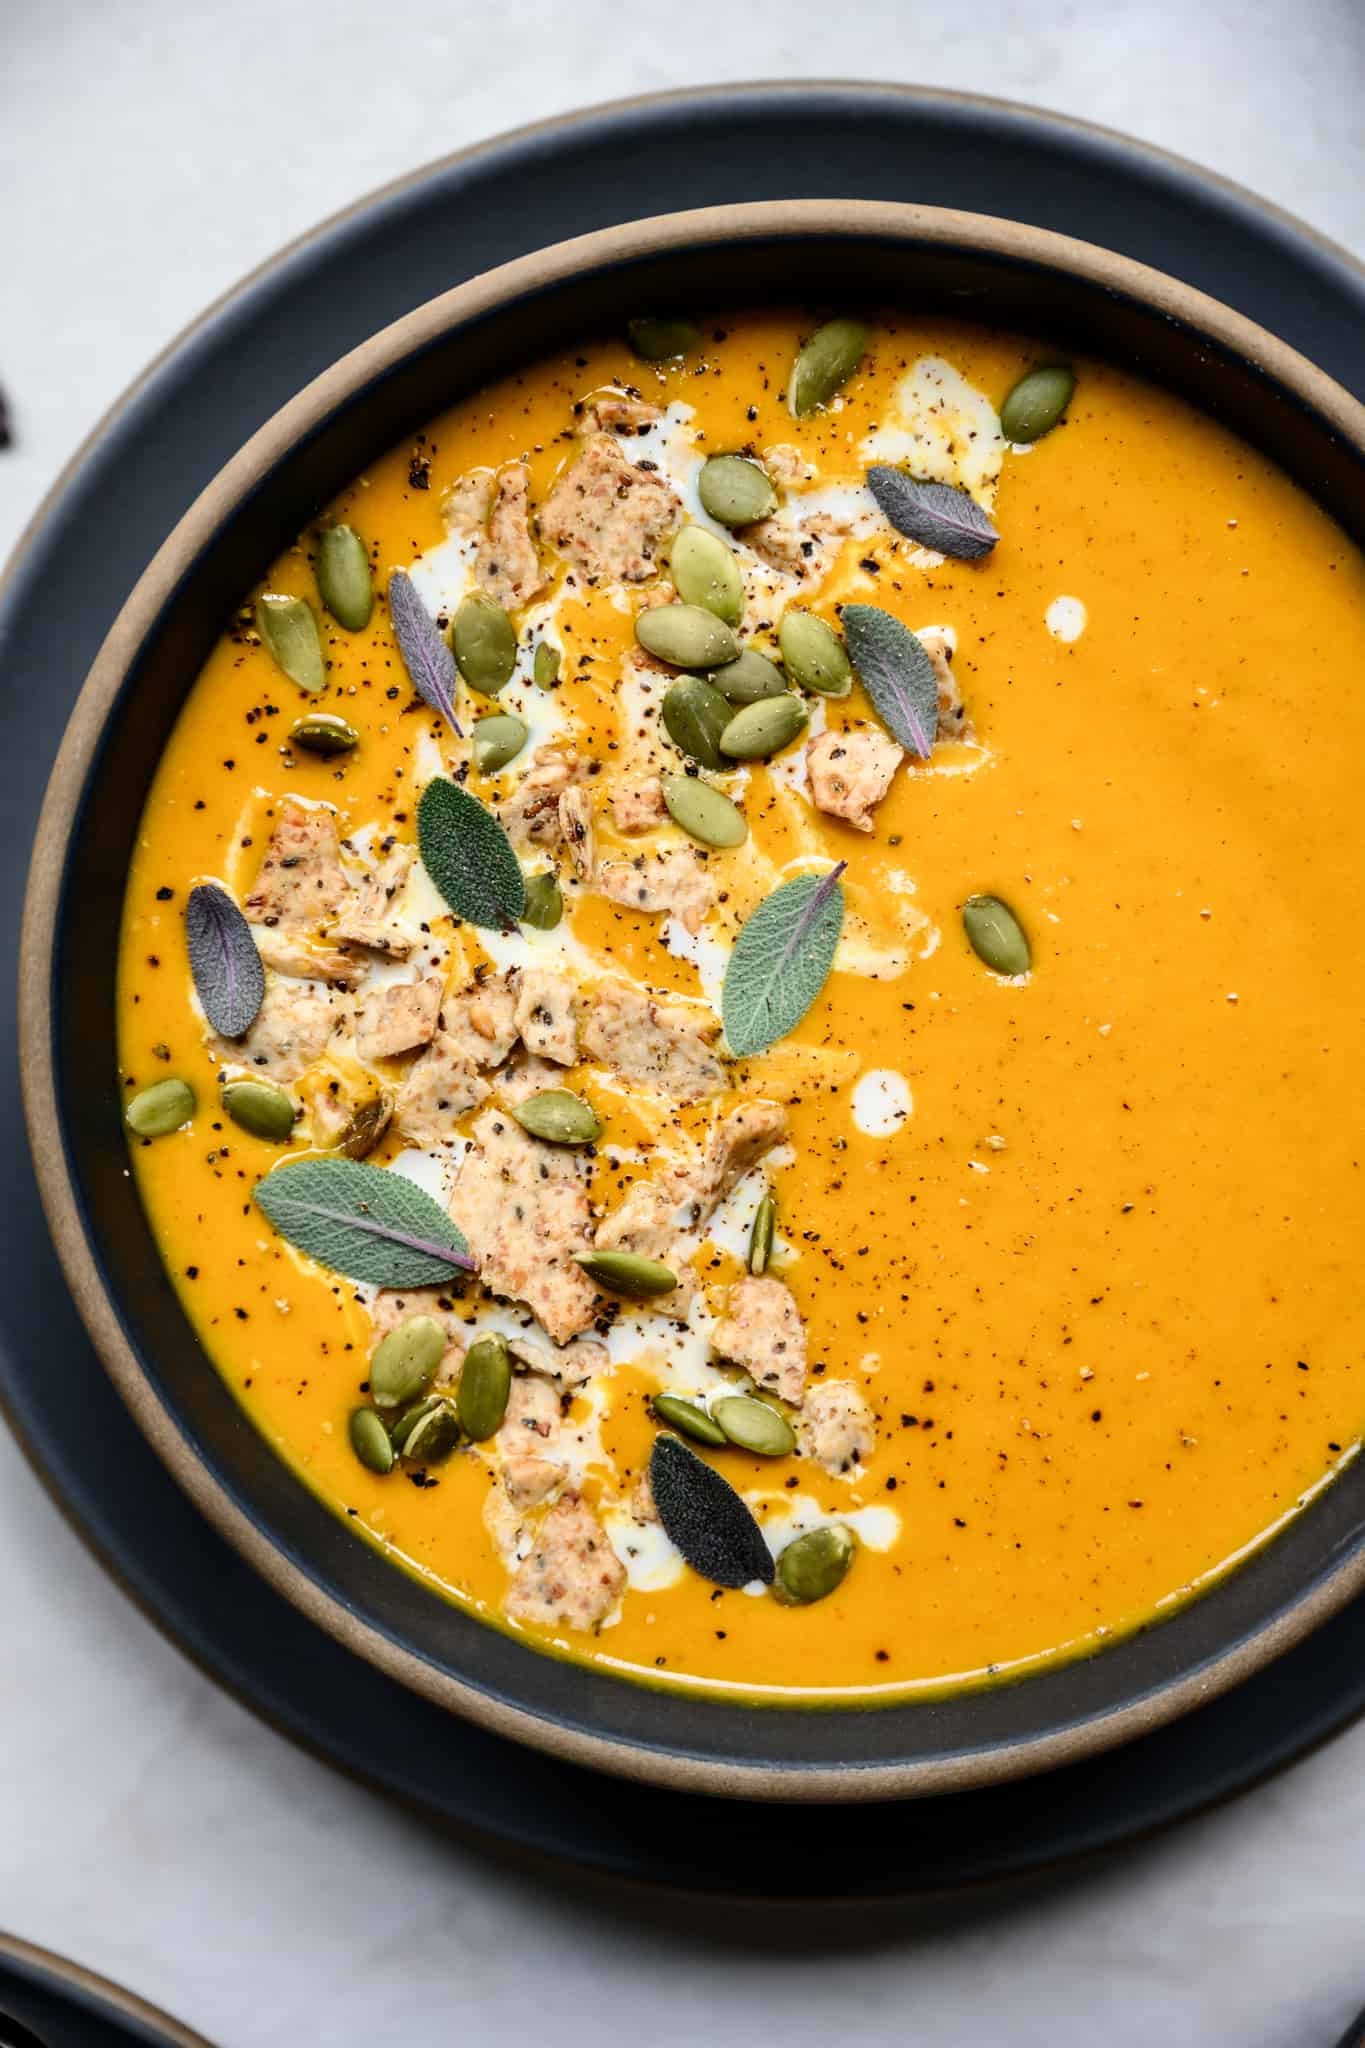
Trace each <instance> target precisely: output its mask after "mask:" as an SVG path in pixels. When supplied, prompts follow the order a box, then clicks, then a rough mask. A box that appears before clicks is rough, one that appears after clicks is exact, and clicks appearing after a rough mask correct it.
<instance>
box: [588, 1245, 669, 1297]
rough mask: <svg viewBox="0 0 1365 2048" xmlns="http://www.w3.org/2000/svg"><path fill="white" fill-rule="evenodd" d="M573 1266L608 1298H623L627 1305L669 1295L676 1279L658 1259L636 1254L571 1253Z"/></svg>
mask: <svg viewBox="0 0 1365 2048" xmlns="http://www.w3.org/2000/svg"><path fill="white" fill-rule="evenodd" d="M573 1256H574V1260H575V1262H576V1263H577V1264H578V1265H580V1266H581V1267H582V1268H583V1271H584V1272H585V1273H586V1274H587V1276H588V1278H589V1279H590V1280H595V1281H596V1282H597V1285H598V1286H599V1287H603V1288H605V1289H606V1291H607V1293H608V1294H623V1295H625V1296H626V1297H627V1299H628V1300H630V1301H648V1300H649V1299H650V1298H651V1297H652V1296H653V1295H656V1294H671V1293H672V1292H673V1289H674V1288H675V1287H676V1286H677V1284H678V1276H677V1274H676V1273H675V1272H674V1271H673V1270H672V1268H671V1267H669V1266H664V1265H661V1264H660V1262H659V1260H658V1259H646V1258H643V1257H642V1256H641V1255H640V1253H638V1252H575V1253H574V1255H573Z"/></svg>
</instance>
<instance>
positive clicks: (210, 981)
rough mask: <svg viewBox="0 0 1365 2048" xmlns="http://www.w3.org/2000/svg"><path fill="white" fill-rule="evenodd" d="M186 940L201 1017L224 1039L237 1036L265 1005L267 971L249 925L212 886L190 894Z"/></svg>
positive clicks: (224, 894) (222, 892)
mask: <svg viewBox="0 0 1365 2048" xmlns="http://www.w3.org/2000/svg"><path fill="white" fill-rule="evenodd" d="M185 941H186V944H187V945H188V947H189V954H190V973H191V974H192V975H193V976H194V987H195V992H196V994H197V995H198V997H199V1001H200V1004H201V1005H202V1007H203V1011H204V1015H205V1016H206V1017H207V1018H208V1020H209V1023H210V1024H211V1025H212V1026H213V1028H214V1030H215V1031H216V1032H218V1033H219V1034H220V1036H222V1037H223V1038H241V1037H242V1035H243V1034H244V1033H245V1032H247V1031H250V1029H251V1027H252V1025H253V1024H254V1023H255V1021H256V1012H257V1011H258V1010H259V1009H260V1007H261V1004H262V1003H263V1002H264V1001H265V968H264V967H263V966H262V964H261V956H260V954H259V953H258V952H257V950H256V941H255V939H253V938H252V936H251V926H250V925H249V924H248V923H247V921H246V919H245V918H244V917H243V916H242V913H241V911H240V910H239V909H238V908H237V905H236V904H235V903H234V902H233V900H232V898H231V897H230V896H229V895H228V892H227V890H226V889H221V888H219V886H218V884H217V883H216V882H201V883H200V884H199V886H198V887H197V888H195V889H191V890H190V893H189V899H188V901H187V902H186V904H185Z"/></svg>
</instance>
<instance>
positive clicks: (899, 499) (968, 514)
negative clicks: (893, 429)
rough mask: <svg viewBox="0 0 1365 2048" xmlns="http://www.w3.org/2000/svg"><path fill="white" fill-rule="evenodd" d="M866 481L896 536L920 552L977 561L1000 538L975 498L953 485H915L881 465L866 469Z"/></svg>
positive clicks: (886, 466) (912, 479)
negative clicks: (929, 550)
mask: <svg viewBox="0 0 1365 2048" xmlns="http://www.w3.org/2000/svg"><path fill="white" fill-rule="evenodd" d="M867 481H868V485H869V488H870V489H871V492H872V495H873V497H874V498H875V499H876V500H877V503H878V504H879V505H880V507H881V509H882V511H883V512H884V513H885V514H886V517H887V518H888V519H889V520H890V521H891V524H892V525H893V526H894V527H895V529H896V531H897V533H903V534H904V535H905V537H906V539H907V540H914V541H918V542H919V544H920V546H921V547H922V548H933V549H934V550H935V551H936V552H937V553H938V554H940V555H951V556H952V557H953V558H954V560H955V561H959V562H979V561H980V559H981V557H982V556H983V555H988V554H989V553H990V551H991V549H992V548H993V547H994V546H995V543H996V542H997V541H998V540H999V538H1000V536H999V534H998V533H997V532H996V530H995V528H994V527H993V526H992V525H991V522H990V520H989V519H988V518H987V517H986V514H985V513H984V512H983V511H982V509H981V507H980V506H979V505H978V504H977V502H976V499H975V498H972V497H969V496H968V494H967V492H966V491H960V490H959V489H958V488H957V486H956V484H932V483H916V481H915V479H914V477H912V476H907V475H906V474H905V471H904V470H903V469H892V468H891V467H890V466H889V465H888V464H887V463H882V462H879V463H875V464H874V465H873V467H872V468H871V469H869V471H868V472H867Z"/></svg>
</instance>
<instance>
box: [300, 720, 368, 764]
mask: <svg viewBox="0 0 1365 2048" xmlns="http://www.w3.org/2000/svg"><path fill="white" fill-rule="evenodd" d="M289 739H290V743H291V745H293V746H296V747H302V749H303V751H304V753H305V754H321V755H322V756H323V758H324V760H330V759H331V758H332V756H333V755H334V754H349V753H350V751H351V749H352V747H358V746H359V745H360V734H359V733H358V732H357V731H356V729H355V727H354V726H353V725H350V724H348V723H347V721H346V720H345V719H344V718H338V717H337V715H336V713H335V712H333V711H314V712H312V713H311V714H310V715H309V716H308V717H307V718H300V719H298V720H297V721H296V722H295V724H293V725H291V726H290V728H289Z"/></svg>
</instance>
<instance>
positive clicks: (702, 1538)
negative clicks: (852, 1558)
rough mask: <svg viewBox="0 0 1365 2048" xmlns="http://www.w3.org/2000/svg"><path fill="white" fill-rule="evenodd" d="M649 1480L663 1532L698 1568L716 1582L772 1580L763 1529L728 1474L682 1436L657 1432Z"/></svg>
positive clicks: (765, 1582)
mask: <svg viewBox="0 0 1365 2048" xmlns="http://www.w3.org/2000/svg"><path fill="white" fill-rule="evenodd" d="M649 1484H650V1489H651V1491H652V1492H653V1495H654V1505H655V1507H656V1508H657V1509H658V1511H659V1520H660V1521H661V1522H662V1523H663V1527H664V1533H665V1535H666V1536H667V1537H668V1539H669V1541H670V1542H672V1543H676V1545H677V1546H678V1549H679V1550H680V1551H681V1552H682V1554H683V1556H684V1557H685V1558H686V1560H687V1562H688V1563H689V1564H690V1565H691V1567H692V1569H693V1571H694V1572H700V1573H701V1576H702V1577H703V1578H704V1579H710V1581H711V1583H712V1584H713V1585H716V1586H748V1585H751V1584H752V1583H753V1581H754V1580H755V1579H758V1580H760V1581H761V1583H762V1584H763V1585H765V1586H770V1585H771V1584H772V1582H773V1561H772V1557H771V1554H770V1553H769V1550H768V1546H767V1544H766V1543H765V1542H764V1541H763V1531H762V1530H761V1529H760V1528H759V1526H758V1523H757V1522H756V1521H755V1520H754V1518H753V1516H752V1515H751V1514H750V1512H749V1510H748V1508H747V1507H746V1506H745V1505H744V1502H743V1501H742V1500H741V1499H740V1497H739V1495H738V1494H737V1493H736V1492H735V1489H734V1487H733V1486H731V1484H730V1482H729V1480H728V1479H722V1478H721V1476H720V1474H719V1472H716V1471H714V1470H713V1469H712V1467H711V1466H710V1465H708V1464H707V1463H706V1460H705V1459H704V1458H699V1457H698V1456H697V1454H696V1452H695V1451H689V1450H688V1448H687V1445H686V1444H685V1443H684V1442H683V1441H682V1438H681V1437H676V1436H656V1437H655V1439H654V1449H653V1450H652V1452H651V1453H650V1459H649Z"/></svg>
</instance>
